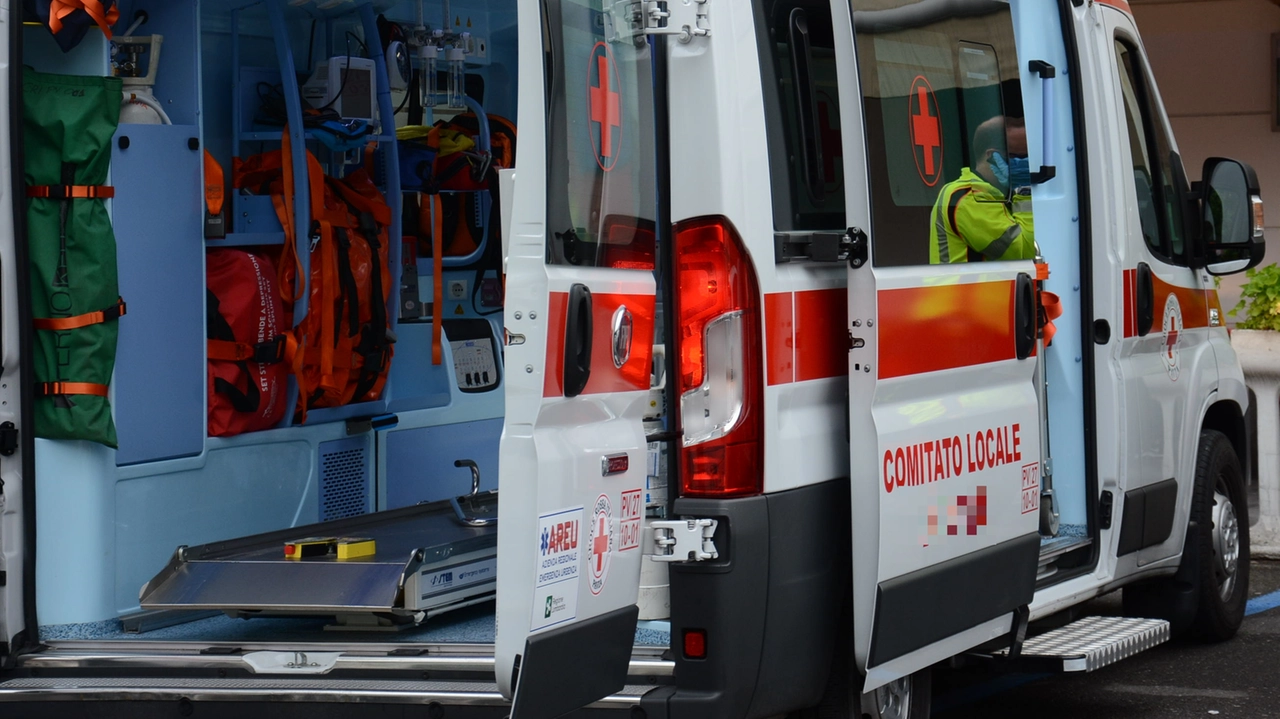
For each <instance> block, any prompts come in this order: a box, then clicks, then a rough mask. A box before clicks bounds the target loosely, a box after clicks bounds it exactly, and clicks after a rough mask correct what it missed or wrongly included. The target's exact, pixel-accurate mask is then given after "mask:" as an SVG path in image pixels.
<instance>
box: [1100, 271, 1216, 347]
mask: <svg viewBox="0 0 1280 719" xmlns="http://www.w3.org/2000/svg"><path fill="white" fill-rule="evenodd" d="M1151 286H1152V290H1153V292H1152V294H1153V295H1154V297H1153V299H1154V301H1155V304H1154V305H1153V307H1152V309H1153V312H1152V313H1151V327H1150V328H1148V332H1161V331H1163V330H1164V305H1165V303H1166V302H1168V301H1169V295H1175V296H1177V298H1178V307H1179V308H1180V309H1181V310H1182V328H1183V329H1187V330H1194V329H1199V328H1202V327H1208V326H1209V308H1210V307H1211V306H1213V307H1217V308H1218V311H1219V313H1221V311H1222V306H1221V304H1220V303H1219V302H1220V301H1219V300H1218V293H1217V292H1216V291H1214V292H1212V293H1208V292H1205V291H1204V290H1202V289H1198V288H1190V287H1179V286H1177V285H1173V284H1169V283H1168V282H1165V281H1164V280H1162V279H1160V276H1159V275H1157V274H1156V273H1155V272H1154V271H1153V272H1152V273H1151ZM1137 329H1138V271H1137V270H1125V271H1124V336H1125V338H1126V339H1127V338H1130V337H1137V336H1138V331H1137Z"/></svg>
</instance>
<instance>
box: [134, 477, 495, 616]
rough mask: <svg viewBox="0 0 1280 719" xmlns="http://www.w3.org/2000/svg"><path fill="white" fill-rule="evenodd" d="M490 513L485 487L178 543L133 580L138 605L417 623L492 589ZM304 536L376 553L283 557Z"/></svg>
mask: <svg viewBox="0 0 1280 719" xmlns="http://www.w3.org/2000/svg"><path fill="white" fill-rule="evenodd" d="M464 507H465V510H464ZM497 513H498V498H497V493H496V492H486V493H478V494H474V495H470V496H469V497H465V498H462V499H461V500H448V501H442V502H433V503H430V504H420V505H416V506H413V507H405V508H403V509H397V510H392V511H388V512H375V513H372V514H365V515H361V516H357V517H350V518H346V519H337V520H333V521H329V522H321V523H319V524H312V525H308V526H302V527H294V528H291V529H286V530H280V531H275V532H268V533H266V534H258V535H253V536H249V537H243V538H239V539H233V540H228V541H224V542H214V543H211V544H205V545H201V546H198V547H179V548H178V549H177V551H176V552H174V555H173V557H172V559H170V561H169V564H168V566H166V567H165V568H164V569H163V570H162V571H161V572H160V573H159V574H157V575H156V576H155V577H154V578H153V579H152V580H151V581H149V582H147V584H146V585H145V586H143V588H142V591H141V593H140V600H141V604H142V608H143V609H144V610H147V611H157V610H158V611H173V610H180V611H190V610H216V611H220V612H225V613H226V614H228V615H231V616H240V617H253V616H317V615H319V616H333V617H336V618H337V619H338V623H339V625H340V626H346V627H351V628H360V629H369V628H374V627H377V626H393V625H397V624H413V623H417V622H421V621H423V620H424V619H426V618H427V617H429V616H432V615H434V614H438V613H440V612H443V611H447V610H449V609H455V608H458V607H462V606H467V605H469V604H474V603H476V602H479V601H484V600H485V599H488V598H489V597H491V596H492V595H493V593H494V591H495V589H496V587H497V574H498V573H497V541H498V535H497V526H496V519H497ZM314 537H324V538H364V539H372V540H373V541H374V543H375V548H376V551H375V553H374V554H371V555H369V556H364V557H356V558H351V559H338V558H337V556H335V555H333V554H327V555H323V556H316V557H307V558H303V559H289V558H286V557H285V550H284V547H285V545H286V544H289V543H293V542H297V541H298V540H301V539H304V538H314Z"/></svg>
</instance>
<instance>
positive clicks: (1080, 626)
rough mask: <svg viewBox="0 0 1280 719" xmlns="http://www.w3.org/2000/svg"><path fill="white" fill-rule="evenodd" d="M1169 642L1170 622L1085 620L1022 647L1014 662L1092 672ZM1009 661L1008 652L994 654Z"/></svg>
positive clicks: (1064, 670) (1107, 618) (1043, 635)
mask: <svg viewBox="0 0 1280 719" xmlns="http://www.w3.org/2000/svg"><path fill="white" fill-rule="evenodd" d="M1168 640H1169V622H1167V621H1165V620H1163V619H1135V618H1131V617H1085V618H1083V619H1079V620H1077V621H1074V622H1072V623H1070V624H1068V625H1066V626H1065V627H1059V628H1058V629H1054V630H1052V631H1048V632H1045V633H1044V634H1040V635H1037V636H1034V637H1031V638H1030V639H1027V640H1026V641H1025V642H1023V644H1022V653H1021V654H1020V655H1019V657H1018V658H1017V659H1015V660H1013V661H1018V662H1024V663H1029V664H1035V665H1036V666H1037V667H1038V668H1042V669H1046V670H1053V671H1059V672H1091V671H1094V670H1096V669H1101V668H1102V667H1105V666H1107V665H1109V664H1115V663H1116V662H1118V661H1121V660H1123V659H1128V658H1129V657H1131V656H1133V655H1135V654H1138V653H1140V652H1144V651H1146V650H1148V649H1150V648H1152V647H1154V646H1157V645H1159V644H1163V643H1164V642H1167V641H1168ZM990 656H991V657H993V658H998V659H1005V660H1008V656H1009V650H1008V649H1001V650H999V651H996V652H993V653H992V654H991V655H990Z"/></svg>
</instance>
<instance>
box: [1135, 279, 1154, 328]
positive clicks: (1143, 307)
mask: <svg viewBox="0 0 1280 719" xmlns="http://www.w3.org/2000/svg"><path fill="white" fill-rule="evenodd" d="M1137 284H1138V286H1137V287H1136V288H1135V294H1136V295H1137V296H1136V297H1135V298H1134V299H1135V300H1136V303H1135V304H1136V305H1137V308H1138V336H1139V337H1146V336H1147V333H1149V332H1150V331H1151V325H1152V324H1154V323H1155V319H1156V291H1155V282H1154V280H1153V279H1152V276H1151V266H1150V265H1148V264H1147V263H1145V262H1139V263H1138V282H1137Z"/></svg>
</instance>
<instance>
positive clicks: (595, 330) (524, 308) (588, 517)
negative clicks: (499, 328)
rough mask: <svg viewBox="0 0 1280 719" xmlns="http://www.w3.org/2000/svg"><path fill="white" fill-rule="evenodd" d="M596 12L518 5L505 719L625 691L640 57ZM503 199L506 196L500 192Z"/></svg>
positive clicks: (504, 468) (646, 133)
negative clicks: (509, 707) (509, 702)
mask: <svg viewBox="0 0 1280 719" xmlns="http://www.w3.org/2000/svg"><path fill="white" fill-rule="evenodd" d="M601 7H602V5H601V3H600V2H599V0H594V1H593V0H541V1H540V0H527V1H526V0H522V2H521V4H520V6H519V38H520V82H519V91H520V97H519V122H518V125H519V128H520V144H519V149H518V152H519V154H518V156H517V160H516V168H517V170H516V180H515V191H514V197H513V198H510V199H511V201H512V202H513V203H514V204H513V206H512V219H511V230H510V254H509V258H508V277H507V296H506V316H505V321H506V329H507V333H508V334H507V347H506V364H507V366H508V367H510V368H511V369H510V371H509V372H508V378H507V412H506V427H505V430H504V432H503V437H502V449H501V458H500V462H501V464H500V469H499V477H500V479H499V488H500V500H499V521H498V526H499V532H498V636H497V656H496V659H497V680H498V684H499V687H500V688H501V690H502V692H503V694H504V695H506V696H509V697H513V701H514V707H513V712H512V717H514V719H536V718H539V717H548V718H549V717H555V716H559V715H560V714H563V713H565V712H567V711H570V710H572V709H576V708H578V707H580V706H583V705H585V704H588V703H591V702H593V701H595V700H597V699H599V698H602V697H604V696H607V695H608V694H611V693H613V692H616V691H618V690H620V689H621V688H622V687H623V683H624V681H625V679H626V673H627V667H628V664H629V661H630V657H631V649H632V646H633V644H634V638H635V625H636V617H637V613H638V610H637V608H636V606H635V603H636V594H637V590H638V586H639V577H640V556H641V548H640V537H641V523H642V516H643V493H642V490H643V487H644V479H645V474H646V470H645V467H646V461H645V459H646V447H647V445H646V440H645V432H644V428H643V425H642V418H643V415H644V413H645V410H646V408H647V403H648V390H649V387H650V377H651V363H652V356H653V342H654V312H655V283H654V264H655V232H654V223H653V218H654V216H655V207H656V198H655V194H654V187H655V175H654V172H655V169H654V159H655V155H654V145H653V128H654V125H655V118H654V114H653V113H654V111H653V80H652V74H651V65H650V63H651V57H650V51H649V45H648V44H647V42H646V40H645V38H644V37H643V36H638V37H637V36H633V35H632V34H631V33H630V32H629V31H628V30H627V29H626V28H619V27H616V26H615V24H614V22H613V19H612V18H611V17H610V16H609V15H608V14H607V13H605V12H602V11H601V10H600V8H601ZM504 199H506V198H504Z"/></svg>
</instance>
